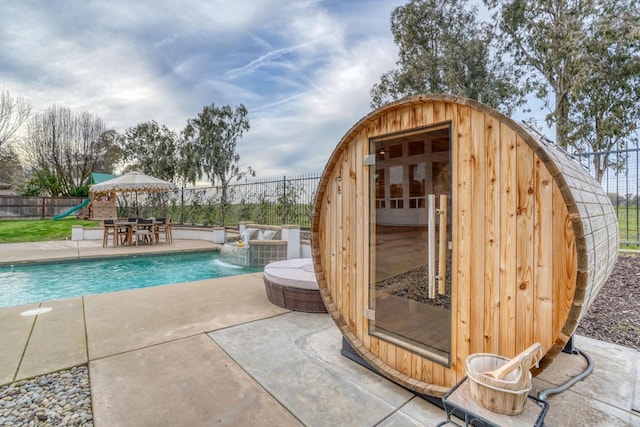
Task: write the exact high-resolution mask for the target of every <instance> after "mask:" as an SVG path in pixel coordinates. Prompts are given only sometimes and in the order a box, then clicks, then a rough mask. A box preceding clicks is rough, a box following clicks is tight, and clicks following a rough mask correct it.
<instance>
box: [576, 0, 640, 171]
mask: <svg viewBox="0 0 640 427" xmlns="http://www.w3.org/2000/svg"><path fill="white" fill-rule="evenodd" d="M602 7H603V9H605V10H606V12H605V13H600V14H598V17H597V18H596V21H595V22H594V23H593V24H592V25H591V26H590V28H589V29H588V31H589V39H588V40H589V45H588V52H589V56H590V61H589V69H588V72H587V73H585V75H584V76H583V78H582V79H580V81H579V82H578V84H577V85H576V88H575V89H574V90H573V91H572V92H571V93H570V95H569V102H570V108H569V117H568V123H567V135H566V137H565V138H566V143H567V145H570V146H573V147H575V148H576V149H577V150H578V151H586V152H589V151H590V152H593V153H594V154H593V156H592V157H591V158H592V161H593V168H594V171H595V178H596V179H597V180H598V181H599V182H601V181H602V178H603V176H604V174H605V172H606V171H607V169H608V168H612V169H614V170H615V171H620V170H621V169H622V168H623V167H624V166H625V161H624V159H625V158H624V156H621V155H618V156H612V153H611V152H612V151H614V150H616V149H617V150H621V149H624V148H626V147H627V146H628V145H633V144H635V145H636V146H637V144H638V123H639V122H640V30H639V29H640V25H639V23H640V14H638V12H637V11H638V9H637V8H636V9H633V10H630V9H629V8H628V3H626V2H625V3H618V2H607V3H606V4H604V5H603V6H602ZM613 159H616V160H617V161H614V160H613Z"/></svg>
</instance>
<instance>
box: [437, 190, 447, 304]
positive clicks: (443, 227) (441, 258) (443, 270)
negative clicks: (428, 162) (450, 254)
mask: <svg viewBox="0 0 640 427" xmlns="http://www.w3.org/2000/svg"><path fill="white" fill-rule="evenodd" d="M447 206H448V205H447V195H446V194H441V195H440V209H438V215H440V230H439V231H440V236H439V237H440V242H439V244H438V251H439V253H438V293H439V294H440V295H444V294H446V293H447V286H446V284H447V244H448V240H447Z"/></svg>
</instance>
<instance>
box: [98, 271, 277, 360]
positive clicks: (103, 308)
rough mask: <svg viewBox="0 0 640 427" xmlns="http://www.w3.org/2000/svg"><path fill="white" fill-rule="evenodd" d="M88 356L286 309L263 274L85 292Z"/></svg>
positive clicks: (184, 334)
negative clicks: (270, 296)
mask: <svg viewBox="0 0 640 427" xmlns="http://www.w3.org/2000/svg"><path fill="white" fill-rule="evenodd" d="M85 312H86V325H87V342H88V348H89V359H90V360H93V359H97V358H100V357H105V356H109V355H112V354H117V353H122V352H125V351H130V350H135V349H139V348H143V347H147V346H149V345H154V344H159V343H163V342H168V341H172V340H176V339H179V338H184V337H188V336H192V335H196V334H199V333H203V332H208V331H213V330H216V329H219V328H225V327H228V326H233V325H237V324H240V323H245V322H251V321H253V320H258V319H263V318H266V317H271V316H275V315H278V314H282V313H286V312H287V310H285V309H282V308H280V307H277V306H275V305H273V304H271V303H270V302H269V301H268V300H267V298H266V295H265V290H264V284H263V281H262V275H261V274H244V275H240V276H232V277H225V278H220V279H210V280H202V281H198V282H190V283H182V284H177V285H166V286H156V287H152V288H144V289H132V290H127V291H122V292H113V293H108V294H99V295H89V296H87V297H85Z"/></svg>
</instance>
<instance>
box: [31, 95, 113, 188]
mask: <svg viewBox="0 0 640 427" xmlns="http://www.w3.org/2000/svg"><path fill="white" fill-rule="evenodd" d="M105 132H106V126H105V124H104V121H103V120H102V119H100V118H99V117H97V116H94V115H92V114H89V113H86V112H83V113H80V114H74V113H72V112H71V110H70V109H69V108H65V107H60V106H56V105H54V106H52V107H50V108H49V109H48V110H47V111H45V112H44V113H41V114H36V115H35V116H34V117H33V118H32V119H31V120H30V121H29V122H28V123H27V135H26V138H25V140H24V142H23V152H24V154H25V157H26V159H27V163H28V165H29V166H30V167H31V168H32V170H33V171H34V176H36V177H37V180H38V184H39V186H40V187H41V189H42V190H43V192H44V193H48V194H50V195H71V194H76V192H77V191H78V189H79V188H80V187H82V186H85V185H87V183H88V181H89V177H90V176H91V172H93V171H94V170H95V169H96V167H98V166H100V167H104V165H103V163H104V159H103V155H104V151H105V150H104V147H103V146H102V145H103V144H104V143H105V140H106V139H105V138H104V134H105Z"/></svg>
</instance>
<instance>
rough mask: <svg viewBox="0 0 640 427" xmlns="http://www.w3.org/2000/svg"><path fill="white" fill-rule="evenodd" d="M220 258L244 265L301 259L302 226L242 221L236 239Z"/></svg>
mask: <svg viewBox="0 0 640 427" xmlns="http://www.w3.org/2000/svg"><path fill="white" fill-rule="evenodd" d="M220 258H221V260H223V261H226V262H229V263H232V264H236V265H242V266H244V267H263V266H265V265H267V264H268V263H270V262H273V261H281V260H285V259H291V258H300V227H299V226H297V225H283V226H281V227H278V226H268V225H259V224H253V223H243V222H241V223H240V226H239V230H238V237H237V239H233V240H230V241H228V242H226V243H225V244H224V246H223V247H222V249H221V251H220Z"/></svg>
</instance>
